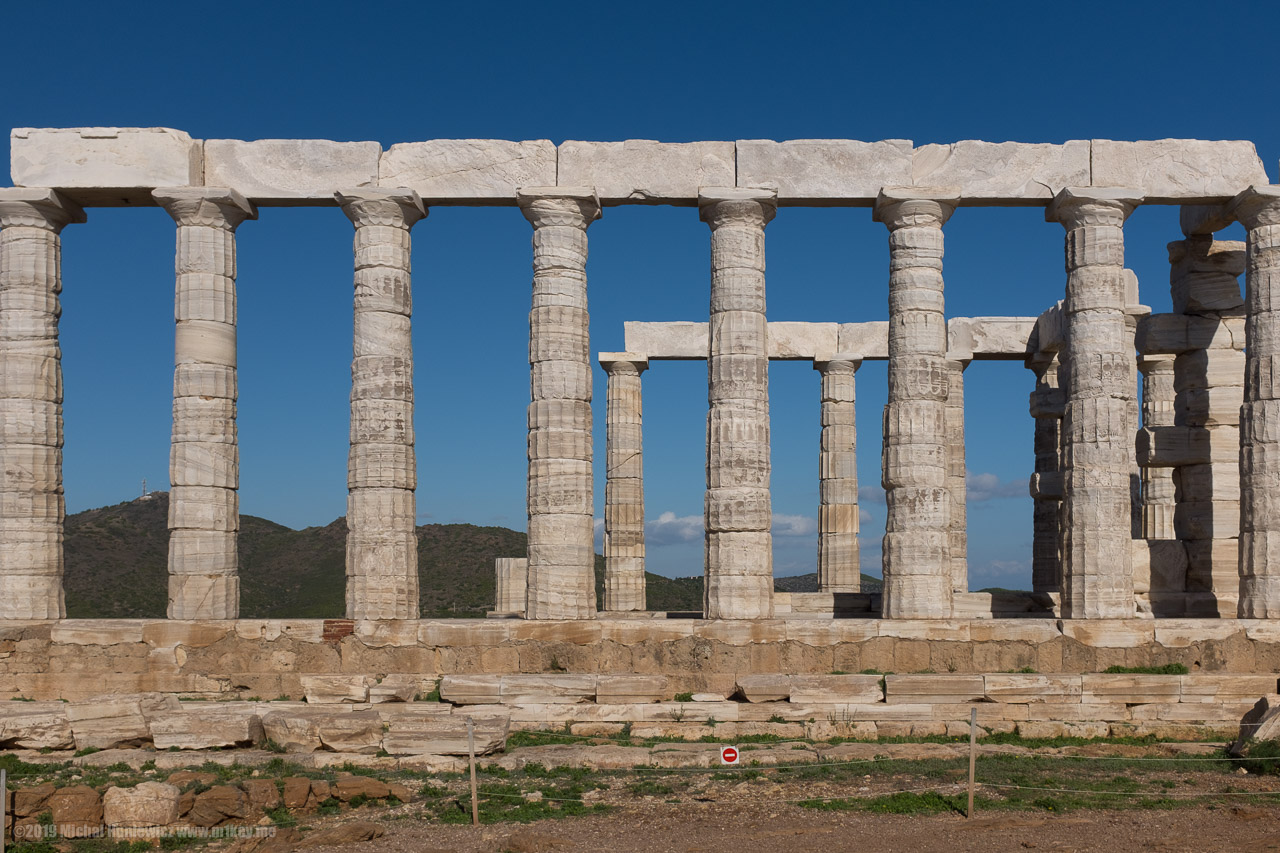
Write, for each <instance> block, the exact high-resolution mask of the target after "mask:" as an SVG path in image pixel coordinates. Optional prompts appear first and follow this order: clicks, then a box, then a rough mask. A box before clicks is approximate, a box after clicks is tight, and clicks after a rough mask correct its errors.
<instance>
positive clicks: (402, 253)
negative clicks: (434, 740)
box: [334, 189, 427, 619]
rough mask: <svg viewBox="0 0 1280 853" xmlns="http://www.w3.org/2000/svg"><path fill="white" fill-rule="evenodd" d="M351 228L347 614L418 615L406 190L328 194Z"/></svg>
mask: <svg viewBox="0 0 1280 853" xmlns="http://www.w3.org/2000/svg"><path fill="white" fill-rule="evenodd" d="M334 197H335V198H336V199H337V201H338V204H339V205H341V207H342V212H343V213H345V214H346V215H347V218H348V219H350V220H351V222H352V224H353V225H355V230H356V235H355V246H354V253H355V299H354V315H355V316H354V321H355V322H354V330H355V332H354V346H353V357H352V361H351V449H350V452H349V454H348V456H347V618H348V619H417V618H418V535H417V500H416V498H415V496H414V490H415V489H417V486H418V473H417V461H416V456H415V454H414V449H413V447H414V435H413V340H412V337H411V334H410V318H411V316H412V314H413V289H412V284H411V279H412V269H411V265H410V254H411V248H412V239H411V238H410V236H409V231H410V229H412V228H413V226H414V224H415V223H417V222H418V221H419V220H421V219H423V218H424V217H425V216H426V215H427V210H426V208H425V207H423V205H422V199H420V198H419V197H418V194H417V193H416V192H414V191H413V190H406V189H386V190H374V189H353V190H342V191H340V192H337V193H335V194H334Z"/></svg>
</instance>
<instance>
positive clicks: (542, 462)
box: [518, 187, 600, 619]
mask: <svg viewBox="0 0 1280 853" xmlns="http://www.w3.org/2000/svg"><path fill="white" fill-rule="evenodd" d="M518 201H519V203H520V209H521V210H522V211H523V212H524V215H525V218H526V219H528V220H529V222H530V223H531V224H532V225H533V308H532V310H531V311H530V313H529V368H530V392H531V396H532V402H531V403H530V404H529V482H528V488H529V491H528V506H529V575H528V608H527V610H526V616H527V617H528V618H530V619H588V618H591V617H592V616H594V615H595V613H596V592H595V527H594V519H593V516H592V511H593V508H594V503H593V500H592V482H591V458H592V457H591V356H590V336H589V332H588V320H589V317H588V314H587V226H589V225H590V224H591V223H592V222H594V221H595V220H596V219H599V218H600V200H599V199H598V198H597V197H596V194H595V191H594V190H592V189H590V188H585V187H546V188H531V189H522V190H520V192H519V194H518Z"/></svg>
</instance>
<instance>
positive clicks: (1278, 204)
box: [1227, 185, 1280, 228]
mask: <svg viewBox="0 0 1280 853" xmlns="http://www.w3.org/2000/svg"><path fill="white" fill-rule="evenodd" d="M1227 213H1228V214H1230V216H1231V218H1232V219H1234V220H1236V221H1237V222H1239V223H1240V224H1241V225H1243V226H1244V227H1245V228H1257V227H1258V226H1260V225H1280V186H1256V185H1255V186H1252V187H1249V189H1247V190H1245V191H1244V192H1242V193H1240V194H1239V195H1237V196H1236V197H1235V198H1233V199H1231V201H1229V202H1227Z"/></svg>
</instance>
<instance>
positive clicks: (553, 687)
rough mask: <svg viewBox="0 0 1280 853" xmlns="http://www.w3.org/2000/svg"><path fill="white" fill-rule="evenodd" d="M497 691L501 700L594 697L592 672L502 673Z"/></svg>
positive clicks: (545, 701) (582, 699) (552, 701)
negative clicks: (589, 673)
mask: <svg viewBox="0 0 1280 853" xmlns="http://www.w3.org/2000/svg"><path fill="white" fill-rule="evenodd" d="M500 681H501V683H500V687H499V691H498V695H499V699H500V701H501V702H502V703H503V704H516V703H522V702H523V703H531V704H548V705H552V704H574V703H577V702H594V701H595V700H596V676H594V675H504V676H502V678H501V680H500Z"/></svg>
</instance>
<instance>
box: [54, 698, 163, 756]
mask: <svg viewBox="0 0 1280 853" xmlns="http://www.w3.org/2000/svg"><path fill="white" fill-rule="evenodd" d="M180 709H181V705H179V703H178V700H177V697H175V696H165V695H162V694H159V693H152V694H140V695H135V696H120V697H115V696H100V697H96V698H93V699H87V700H85V701H83V702H74V703H72V704H70V705H68V706H67V721H68V722H69V723H70V725H71V734H72V736H73V737H74V739H75V745H76V749H116V748H120V747H130V746H142V745H144V744H147V743H150V742H151V729H150V727H149V726H148V725H147V716H148V715H157V714H158V713H159V712H161V711H178V710H180Z"/></svg>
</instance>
